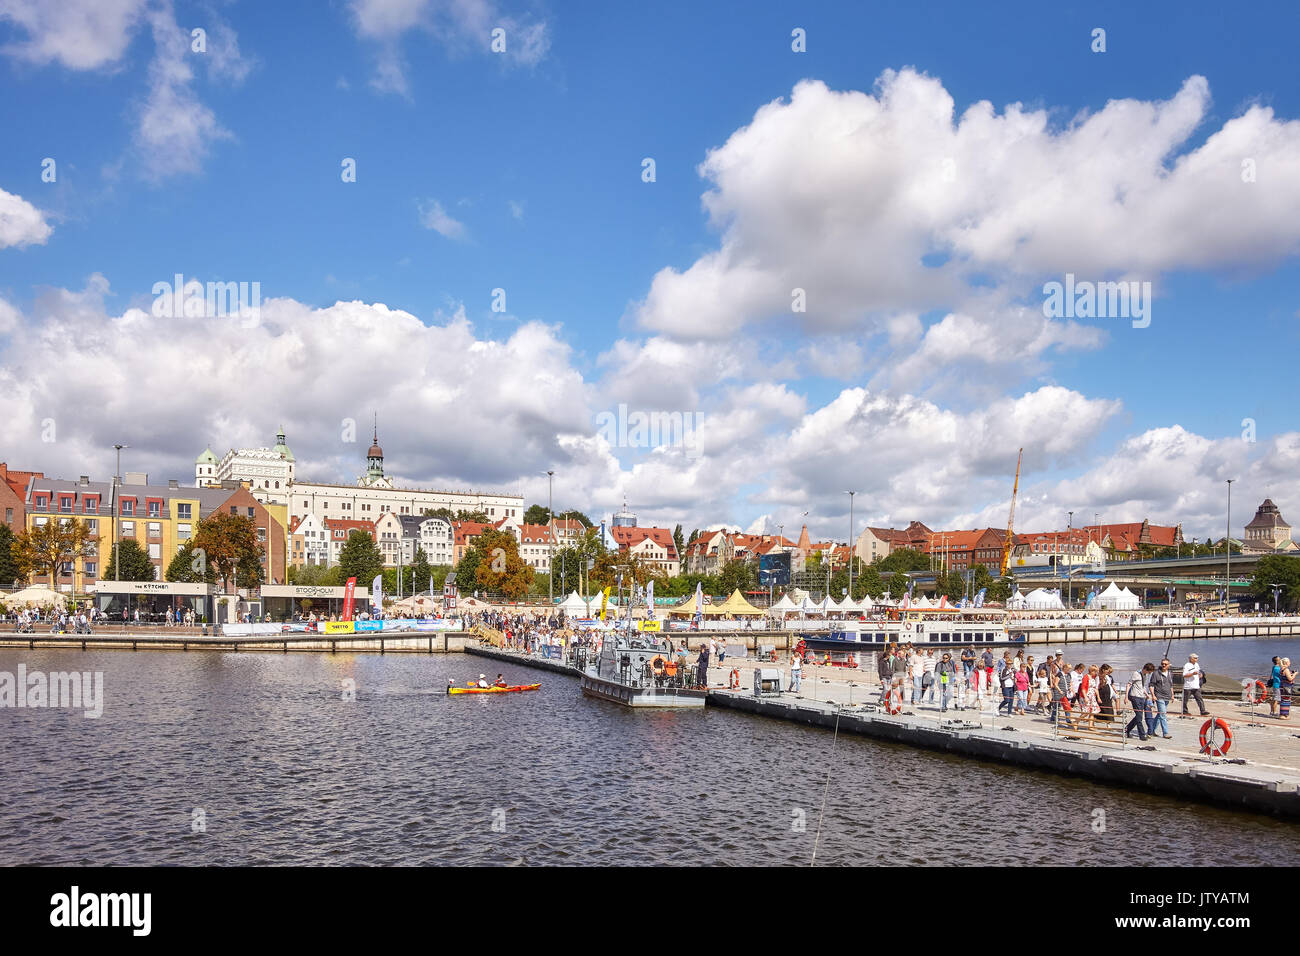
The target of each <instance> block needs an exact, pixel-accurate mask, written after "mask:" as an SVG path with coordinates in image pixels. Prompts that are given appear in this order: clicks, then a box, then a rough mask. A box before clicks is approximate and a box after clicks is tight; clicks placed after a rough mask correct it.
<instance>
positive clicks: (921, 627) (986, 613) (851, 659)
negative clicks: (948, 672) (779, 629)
mask: <svg viewBox="0 0 1300 956" xmlns="http://www.w3.org/2000/svg"><path fill="white" fill-rule="evenodd" d="M795 632H796V633H797V634H798V636H799V638H800V640H802V641H803V642H804V644H805V645H806V646H807V648H808V649H809V650H812V651H821V652H824V653H825V654H826V655H827V657H828V659H829V663H832V664H843V665H847V666H850V667H852V666H856V662H857V655H858V654H862V653H873V652H876V651H883V650H884V649H885V646H886V645H887V644H895V645H897V644H913V645H918V646H926V647H935V646H938V647H965V646H967V645H971V646H980V647H982V646H986V645H996V644H1007V645H1016V644H1023V643H1025V640H1026V635H1025V634H1024V633H1023V632H1016V631H1015V630H1014V629H1013V630H1008V629H1007V617H1006V612H1005V611H1001V610H999V609H997V608H987V607H979V608H924V609H920V608H903V609H899V610H897V611H892V612H891V613H890V615H889V616H888V617H882V618H873V619H867V620H859V621H852V620H850V621H844V622H843V623H842V624H839V623H838V622H836V626H835V627H833V628H831V629H828V630H816V631H814V630H807V631H804V630H800V629H799V628H798V627H796V628H795Z"/></svg>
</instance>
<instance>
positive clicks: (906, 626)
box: [903, 621, 912, 631]
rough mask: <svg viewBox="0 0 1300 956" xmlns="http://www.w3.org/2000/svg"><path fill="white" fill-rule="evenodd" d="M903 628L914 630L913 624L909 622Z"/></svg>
mask: <svg viewBox="0 0 1300 956" xmlns="http://www.w3.org/2000/svg"><path fill="white" fill-rule="evenodd" d="M903 627H904V628H906V629H907V630H909V631H910V630H911V629H912V622H911V621H908V622H907V623H905V624H904V625H903Z"/></svg>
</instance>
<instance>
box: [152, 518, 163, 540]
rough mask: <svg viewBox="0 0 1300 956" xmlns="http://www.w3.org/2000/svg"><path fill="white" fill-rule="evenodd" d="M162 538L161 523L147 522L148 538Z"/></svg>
mask: <svg viewBox="0 0 1300 956" xmlns="http://www.w3.org/2000/svg"><path fill="white" fill-rule="evenodd" d="M161 536H162V523H161V522H158V521H150V522H149V537H151V538H158V537H161Z"/></svg>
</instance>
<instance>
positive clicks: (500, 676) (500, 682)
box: [492, 674, 509, 687]
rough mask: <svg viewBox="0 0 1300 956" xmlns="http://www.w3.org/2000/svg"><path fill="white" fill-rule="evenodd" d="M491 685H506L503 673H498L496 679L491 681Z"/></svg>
mask: <svg viewBox="0 0 1300 956" xmlns="http://www.w3.org/2000/svg"><path fill="white" fill-rule="evenodd" d="M492 686H493V687H508V686H509V685H508V684H507V683H506V678H505V675H504V674H498V675H497V679H496V680H494V681H493V682H492Z"/></svg>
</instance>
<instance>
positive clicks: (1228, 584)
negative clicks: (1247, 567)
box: [1223, 478, 1237, 614]
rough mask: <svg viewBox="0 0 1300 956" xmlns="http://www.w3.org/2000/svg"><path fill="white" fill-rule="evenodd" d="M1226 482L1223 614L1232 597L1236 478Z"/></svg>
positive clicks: (1226, 610) (1226, 611) (1225, 612)
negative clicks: (1226, 530) (1233, 502)
mask: <svg viewBox="0 0 1300 956" xmlns="http://www.w3.org/2000/svg"><path fill="white" fill-rule="evenodd" d="M1226 480H1227V482H1228V533H1227V534H1226V535H1225V536H1224V538H1223V550H1224V552H1225V553H1226V554H1227V556H1228V564H1227V570H1225V571H1224V573H1223V574H1224V577H1223V613H1224V614H1227V613H1228V598H1229V597H1231V595H1232V483H1233V482H1234V481H1236V480H1237V479H1236V478H1228V479H1226Z"/></svg>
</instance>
